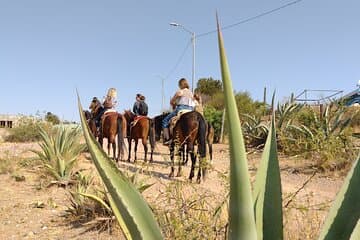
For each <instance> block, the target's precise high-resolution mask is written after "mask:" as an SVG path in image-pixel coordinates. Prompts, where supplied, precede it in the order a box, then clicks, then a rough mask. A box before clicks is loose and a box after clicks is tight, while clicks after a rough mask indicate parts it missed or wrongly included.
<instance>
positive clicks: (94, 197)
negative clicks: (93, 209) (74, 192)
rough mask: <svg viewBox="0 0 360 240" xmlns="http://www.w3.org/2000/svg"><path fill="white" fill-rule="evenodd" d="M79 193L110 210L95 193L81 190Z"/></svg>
mask: <svg viewBox="0 0 360 240" xmlns="http://www.w3.org/2000/svg"><path fill="white" fill-rule="evenodd" d="M79 194H80V195H81V196H83V197H87V198H89V199H91V200H93V201H95V202H98V203H100V204H101V205H102V206H103V207H104V208H106V209H107V210H108V211H109V212H111V208H110V207H109V205H107V204H106V202H104V200H102V199H101V198H99V197H98V196H96V195H95V194H88V193H83V192H79Z"/></svg>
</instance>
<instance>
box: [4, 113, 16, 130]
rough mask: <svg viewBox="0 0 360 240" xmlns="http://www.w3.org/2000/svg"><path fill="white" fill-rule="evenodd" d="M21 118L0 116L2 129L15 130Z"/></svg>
mask: <svg viewBox="0 0 360 240" xmlns="http://www.w3.org/2000/svg"><path fill="white" fill-rule="evenodd" d="M19 118H20V117H19V116H17V115H7V114H0V128H13V127H14V126H16V124H17V122H18V120H19Z"/></svg>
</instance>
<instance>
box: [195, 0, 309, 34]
mask: <svg viewBox="0 0 360 240" xmlns="http://www.w3.org/2000/svg"><path fill="white" fill-rule="evenodd" d="M302 1H303V0H296V1H292V2H289V3H287V4H284V5H282V6H280V7H277V8H274V9H272V10H269V11H266V12H263V13H260V14H258V15H255V16H253V17H249V18H246V19H244V20H241V21H240V22H237V23H233V24H230V25H227V26H225V27H222V28H221V30H225V29H228V28H232V27H236V26H238V25H241V24H244V23H247V22H250V21H253V20H256V19H258V18H261V17H264V16H266V15H269V14H272V13H274V12H277V11H279V10H282V9H284V8H287V7H289V6H292V5H295V4H297V3H299V2H302ZM216 32H217V30H212V31H209V32H205V33H201V34H198V35H197V36H196V38H199V37H203V36H206V35H209V34H212V33H216Z"/></svg>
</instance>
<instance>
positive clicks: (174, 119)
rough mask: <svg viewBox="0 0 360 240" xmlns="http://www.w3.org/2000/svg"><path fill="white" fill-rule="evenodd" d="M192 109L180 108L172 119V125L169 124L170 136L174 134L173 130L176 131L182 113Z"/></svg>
mask: <svg viewBox="0 0 360 240" xmlns="http://www.w3.org/2000/svg"><path fill="white" fill-rule="evenodd" d="M191 111H192V110H189V109H183V110H180V111H179V112H178V113H177V114H176V116H174V117H173V118H171V119H170V125H169V132H170V136H172V135H173V131H174V127H175V125H176V123H177V121H178V120H179V119H180V117H181V115H183V114H185V113H188V112H191Z"/></svg>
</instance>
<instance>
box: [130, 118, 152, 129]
mask: <svg viewBox="0 0 360 240" xmlns="http://www.w3.org/2000/svg"><path fill="white" fill-rule="evenodd" d="M141 119H149V118H148V117H147V116H141V115H138V116H136V117H135V118H134V120H133V121H132V122H131V123H130V127H134V126H135V125H136V124H137V123H138V121H140V120H141Z"/></svg>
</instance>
